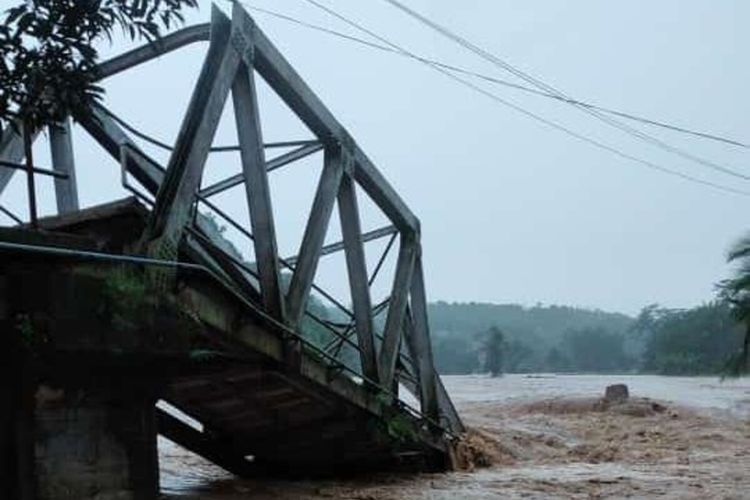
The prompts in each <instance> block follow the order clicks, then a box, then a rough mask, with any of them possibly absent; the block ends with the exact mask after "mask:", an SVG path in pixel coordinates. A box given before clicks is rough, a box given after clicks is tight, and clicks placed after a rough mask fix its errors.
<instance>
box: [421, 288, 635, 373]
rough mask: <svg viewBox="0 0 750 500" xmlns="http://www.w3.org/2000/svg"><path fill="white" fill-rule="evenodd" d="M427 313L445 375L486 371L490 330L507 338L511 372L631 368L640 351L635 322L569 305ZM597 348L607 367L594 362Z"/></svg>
mask: <svg viewBox="0 0 750 500" xmlns="http://www.w3.org/2000/svg"><path fill="white" fill-rule="evenodd" d="M429 315H430V322H431V331H432V339H433V350H434V354H435V360H436V364H437V368H438V370H439V371H440V372H441V373H446V374H447V373H472V372H475V371H481V370H482V363H481V361H482V360H481V351H482V343H483V335H484V333H485V332H486V331H487V330H488V329H489V328H490V327H491V326H497V327H499V328H500V329H501V330H502V331H503V333H504V335H505V342H506V349H505V356H504V358H505V359H504V369H505V371H509V372H525V371H529V372H530V371H555V370H565V369H580V370H587V369H588V370H591V371H603V370H618V369H619V370H622V369H628V368H629V365H632V362H631V363H628V361H630V360H632V358H633V357H634V356H635V351H637V350H638V349H639V348H640V347H639V346H638V345H636V344H637V342H635V341H633V342H630V341H629V340H630V339H629V338H628V336H627V335H626V332H627V331H628V329H629V327H630V326H631V324H632V323H633V321H634V320H633V318H631V317H629V316H626V315H624V314H619V313H609V312H604V311H598V310H590V309H581V308H575V307H567V306H534V307H524V306H520V305H516V304H487V303H474V302H471V303H447V302H436V303H432V304H430V305H429ZM575 332H578V338H577V337H576V335H575ZM580 332H583V334H581V333H580ZM581 335H584V336H585V338H581ZM575 342H578V343H583V344H585V345H586V346H588V347H589V348H591V347H593V348H595V349H594V350H593V351H586V352H582V351H581V350H580V349H574V348H573V345H574V343H575ZM568 348H569V349H568ZM596 348H599V349H600V350H603V351H605V352H606V354H607V356H606V357H607V358H608V359H607V361H608V362H610V363H609V364H608V365H606V366H599V365H597V364H596V363H599V361H600V360H598V359H597V357H598V356H599V354H600V353H598V352H596ZM568 350H570V351H574V352H566V351H568ZM571 358H574V359H571ZM577 358H581V359H577ZM584 358H586V359H584ZM589 360H590V361H589ZM601 361H604V360H601ZM587 362H588V363H589V364H591V366H586V364H587ZM592 363H593V364H592ZM626 365H628V366H626Z"/></svg>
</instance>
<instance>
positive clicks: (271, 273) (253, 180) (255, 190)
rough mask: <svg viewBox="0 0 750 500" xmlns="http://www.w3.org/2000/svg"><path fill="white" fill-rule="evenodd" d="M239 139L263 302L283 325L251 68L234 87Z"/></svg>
mask: <svg viewBox="0 0 750 500" xmlns="http://www.w3.org/2000/svg"><path fill="white" fill-rule="evenodd" d="M232 98H233V101H234V110H235V120H236V122H237V135H238V137H239V142H240V157H241V160H242V176H243V178H244V185H245V191H246V193H247V202H248V209H249V212H250V225H251V228H252V233H253V235H254V238H253V246H254V249H255V259H256V262H257V266H258V275H259V281H260V292H261V300H262V301H263V306H264V307H265V309H266V311H268V313H269V314H271V315H272V316H273V317H275V318H276V319H278V320H280V321H284V318H285V316H286V312H285V304H284V297H283V292H282V289H281V278H280V276H281V271H280V266H279V258H278V245H277V242H276V226H275V224H274V218H273V207H272V205H271V192H270V187H269V184H268V173H267V172H268V170H267V166H266V161H265V153H264V151H263V137H262V134H261V127H260V118H259V113H258V98H257V95H256V90H255V78H254V76H253V70H252V67H248V66H247V65H246V64H245V63H243V64H241V66H240V71H239V72H238V73H237V76H236V78H235V80H234V83H233V84H232Z"/></svg>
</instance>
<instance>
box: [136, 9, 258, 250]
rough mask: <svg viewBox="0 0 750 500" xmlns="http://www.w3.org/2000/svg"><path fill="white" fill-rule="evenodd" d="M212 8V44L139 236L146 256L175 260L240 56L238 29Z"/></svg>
mask: <svg viewBox="0 0 750 500" xmlns="http://www.w3.org/2000/svg"><path fill="white" fill-rule="evenodd" d="M238 20H239V18H236V19H235V21H233V22H231V24H230V22H229V20H228V19H227V18H226V16H225V15H224V14H223V13H222V12H221V11H220V10H219V9H218V8H217V7H215V6H214V8H213V11H212V23H211V42H210V45H209V48H208V53H207V55H206V59H205V61H204V63H203V67H202V68H201V72H200V75H199V77H198V82H197V84H196V86H195V90H194V91H193V95H192V97H191V99H190V104H189V106H188V110H187V113H186V115H185V118H184V119H183V122H182V126H181V128H180V133H179V135H178V137H177V142H176V143H175V147H174V150H173V151H172V155H171V156H170V159H169V163H168V166H167V172H166V175H165V178H164V182H163V183H162V185H161V186H160V187H159V192H158V194H157V196H156V201H155V204H154V210H153V212H152V214H151V217H150V219H149V224H148V226H147V228H146V231H145V234H144V244H145V245H147V247H148V249H147V251H148V253H150V254H152V255H154V254H155V255H157V256H164V255H162V254H164V253H166V256H167V257H172V258H173V257H174V255H173V254H174V253H176V249H177V245H178V244H179V241H180V239H181V238H182V236H183V233H184V230H185V226H186V225H187V224H188V222H189V220H190V211H191V209H192V206H193V204H194V202H195V198H196V193H197V192H198V189H199V187H200V182H201V177H202V174H203V168H204V166H205V164H206V159H207V158H208V154H209V150H210V148H211V143H212V142H213V138H214V134H215V133H216V128H217V126H218V124H219V120H220V119H221V114H222V111H223V109H224V105H225V103H226V100H227V97H228V96H229V91H230V89H231V86H232V83H233V82H234V79H235V75H236V74H237V70H238V68H239V66H240V62H241V60H242V56H243V55H244V54H243V52H244V50H245V49H246V48H247V46H246V45H245V46H242V43H238V40H239V41H240V42H241V41H244V40H246V36H245V34H244V33H243V31H244V30H243V29H242V28H243V27H244V26H243V25H240V23H239V22H238Z"/></svg>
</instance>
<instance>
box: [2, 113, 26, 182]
mask: <svg viewBox="0 0 750 500" xmlns="http://www.w3.org/2000/svg"><path fill="white" fill-rule="evenodd" d="M23 157H24V152H23V137H22V136H21V135H19V134H17V133H16V132H15V131H14V130H13V129H12V128H10V127H8V128H7V129H5V130H3V134H2V137H0V160H4V161H9V162H12V163H20V162H21V161H22V160H23ZM15 172H16V171H15V170H14V169H10V168H0V193H2V192H3V191H4V190H5V187H6V186H7V185H8V183H9V182H10V179H11V178H12V177H13V174H14V173H15Z"/></svg>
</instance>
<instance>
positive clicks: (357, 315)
mask: <svg viewBox="0 0 750 500" xmlns="http://www.w3.org/2000/svg"><path fill="white" fill-rule="evenodd" d="M350 161H351V160H350ZM338 206H339V219H340V220H341V233H342V236H343V245H344V251H345V254H346V269H347V272H348V274H349V289H350V290H351V296H352V307H353V309H354V321H355V325H356V332H357V344H358V346H359V356H360V362H361V365H362V373H363V374H364V376H365V377H367V378H368V379H370V380H373V381H375V382H376V383H377V381H378V379H379V377H378V360H377V354H376V352H375V339H374V336H375V329H374V327H373V321H372V300H371V298H370V287H369V286H368V284H367V263H366V261H365V247H364V244H363V242H362V228H361V226H360V220H359V207H358V206H357V192H356V191H355V184H354V181H353V180H352V179H351V177H350V176H349V174H345V175H344V176H343V177H342V179H341V186H339V194H338ZM321 254H322V252H321Z"/></svg>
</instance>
